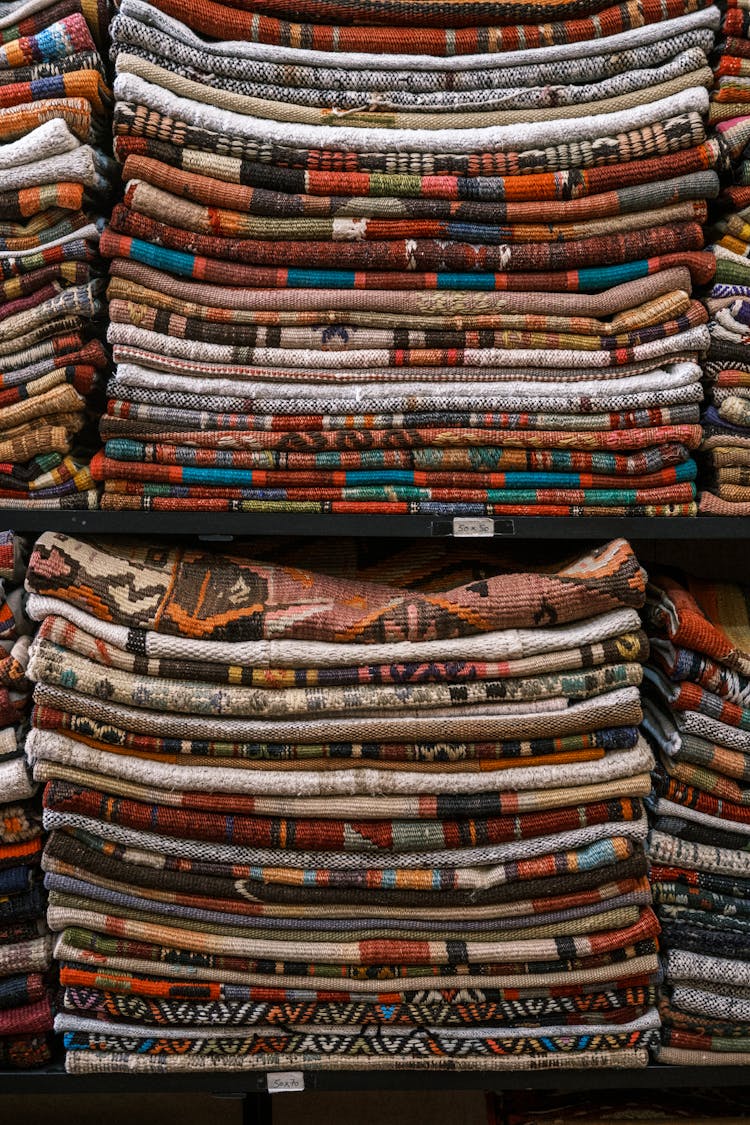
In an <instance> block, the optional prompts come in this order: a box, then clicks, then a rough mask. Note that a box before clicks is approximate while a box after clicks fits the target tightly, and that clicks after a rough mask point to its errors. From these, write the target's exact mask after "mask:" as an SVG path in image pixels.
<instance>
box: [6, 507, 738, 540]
mask: <svg viewBox="0 0 750 1125" xmlns="http://www.w3.org/2000/svg"><path fill="white" fill-rule="evenodd" d="M494 524H495V536H494V537H495V539H503V540H506V541H507V540H521V539H545V540H550V539H575V540H583V539H589V540H604V539H611V538H613V537H615V536H624V537H625V538H627V539H630V540H633V541H638V540H642V541H645V540H661V541H664V540H668V539H669V540H691V539H700V540H707V539H713V540H735V539H736V540H747V539H750V518H747V517H719V516H717V517H710V516H706V517H696V518H684V519H683V518H680V517H675V518H669V517H654V518H653V519H648V518H646V517H644V518H633V519H628V518H616V517H609V516H603V517H588V516H587V517H580V518H579V517H568V516H523V517H519V518H514V519H496V520H495V521H494ZM0 527H12V528H13V530H14V531H20V532H30V533H38V532H42V531H62V532H66V533H68V534H69V535H96V534H106V535H147V536H157V535H158V536H163V535H179V536H182V537H184V536H188V535H189V536H201V537H203V536H205V537H208V538H211V537H214V536H219V537H221V538H222V539H223V538H225V537H235V536H241V537H243V538H248V537H249V538H251V537H253V536H266V535H268V536H271V535H301V536H308V535H311V536H312V535H315V536H343V535H347V536H348V535H352V536H363V537H367V538H389V539H398V538H419V539H429V538H434V537H441V538H442V537H449V536H451V535H452V534H453V524H452V521H451V520H449V519H433V518H432V517H430V516H419V515H415V516H403V515H393V516H390V515H314V514H312V515H311V514H308V513H300V514H299V515H295V514H294V513H289V512H280V513H278V514H275V513H265V512H264V513H258V514H257V515H254V514H252V513H243V512H193V513H191V512H74V511H71V512H68V511H65V512H34V511H25V512H24V511H21V512H18V511H8V512H6V513H5V514H4V513H3V511H2V509H1V508H0Z"/></svg>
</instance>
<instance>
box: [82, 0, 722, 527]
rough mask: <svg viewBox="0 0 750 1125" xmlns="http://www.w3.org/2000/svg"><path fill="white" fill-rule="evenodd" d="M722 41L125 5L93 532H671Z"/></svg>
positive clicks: (696, 338)
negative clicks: (216, 518)
mask: <svg viewBox="0 0 750 1125" xmlns="http://www.w3.org/2000/svg"><path fill="white" fill-rule="evenodd" d="M248 7H251V8H252V10H247V8H248ZM550 18H551V19H552V22H549V23H548V22H545V21H547V20H549V19H550ZM295 19H301V20H302V21H303V22H302V23H295V22H290V21H292V20H295ZM307 21H309V22H307ZM316 21H321V22H316ZM539 21H542V22H541V23H540V22H539ZM718 22H719V13H718V11H717V9H716V8H713V7H709V6H708V5H707V3H706V2H705V0H663V2H661V0H660V2H656V0H644V2H643V3H638V4H632V3H629V2H624V3H620V4H616V3H615V4H612V5H611V6H607V0H560V2H556V3H555V4H554V5H553V10H552V12H551V10H550V5H549V3H546V2H543V0H532V2H530V3H523V4H519V3H515V2H514V0H505V2H501V3H497V4H486V3H484V2H482V0H469V2H466V0H445V2H440V3H436V4H434V3H429V4H428V3H425V2H424V0H411V2H409V3H402V2H396V0H359V2H357V3H349V2H343V0H341V2H330V3H325V4H322V5H321V4H319V3H312V2H307V3H303V4H302V5H300V4H298V3H296V2H292V0H257V3H253V4H252V5H246V4H239V3H238V4H237V6H235V7H232V6H230V5H229V4H225V3H220V2H217V0H207V2H206V3H198V2H197V0H187V2H183V0H181V2H179V3H177V2H176V0H154V2H153V3H144V2H143V0H123V2H122V4H121V7H120V9H119V12H118V15H117V16H116V18H115V20H114V24H113V30H112V36H113V51H114V55H115V58H116V64H117V78H116V81H115V95H116V107H115V136H116V140H115V152H116V155H117V156H118V158H119V159H120V161H121V162H122V163H123V165H124V178H125V181H126V184H127V187H126V194H125V200H124V203H123V204H122V205H120V206H118V207H117V208H116V209H115V211H114V214H113V216H112V220H111V224H110V226H109V228H108V230H107V231H106V232H105V234H104V236H103V239H102V251H103V253H104V254H105V255H106V256H107V257H109V258H111V259H112V262H111V281H110V289H109V295H110V299H111V305H110V311H111V318H112V325H111V328H110V340H111V342H112V344H113V349H114V358H115V360H116V361H117V364H118V367H117V371H116V375H115V377H114V379H113V380H112V382H111V383H110V386H109V396H110V397H109V405H108V410H107V415H106V417H105V418H104V419H103V422H102V427H101V433H102V436H103V437H104V439H105V441H106V449H105V453H104V455H102V456H100V457H97V460H96V464H95V468H94V472H95V474H96V475H97V477H98V478H100V479H102V480H104V482H105V483H104V495H103V506H104V507H107V508H144V507H146V508H159V509H171V508H175V509H180V508H195V509H211V510H226V509H241V510H254V511H257V510H266V509H271V510H274V509H278V508H284V509H289V510H295V511H297V510H305V511H314V512H318V511H335V512H346V511H365V512H367V511H385V512H425V513H436V514H446V513H447V514H458V513H461V514H467V515H483V514H490V515H492V514H523V513H529V514H559V515H565V514H571V513H573V514H615V515H618V514H624V515H636V514H641V515H643V514H648V515H685V514H693V513H694V512H695V510H696V509H695V484H694V478H695V475H696V468H695V463H694V460H693V457H692V453H691V450H693V449H695V448H696V447H697V445H698V444H699V441H700V429H699V426H698V423H699V402H700V401H701V398H702V391H701V386H700V366H699V363H698V361H699V360H700V359H701V357H702V355H703V353H704V351H705V349H706V348H707V346H708V342H709V337H708V330H707V327H706V320H707V315H706V312H705V309H704V308H703V306H702V305H701V304H700V303H699V302H698V301H696V300H694V299H693V298H692V296H691V293H692V286H693V284H695V283H703V282H706V281H707V280H709V279H710V277H711V275H712V272H713V258H712V257H711V255H709V254H707V253H705V252H704V251H703V246H704V240H703V232H702V226H701V224H702V222H703V220H704V219H705V217H706V200H707V199H708V198H711V197H713V196H715V195H716V193H717V192H718V178H717V175H716V172H715V170H714V169H715V166H716V164H717V160H718V157H719V154H720V151H721V150H720V145H719V142H718V141H716V140H713V141H710V140H707V136H706V125H705V117H706V114H707V111H708V93H707V87H708V86H709V85H710V83H711V81H712V74H711V70H710V68H709V67H708V66H707V52H708V51H710V49H711V45H712V43H713V37H714V30H715V28H716V26H717V25H718Z"/></svg>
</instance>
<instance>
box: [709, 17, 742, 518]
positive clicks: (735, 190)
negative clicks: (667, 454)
mask: <svg viewBox="0 0 750 1125" xmlns="http://www.w3.org/2000/svg"><path fill="white" fill-rule="evenodd" d="M714 74H715V85H714V90H713V93H712V94H711V112H710V120H711V122H712V124H713V126H714V134H715V136H716V138H717V140H718V141H719V144H720V145H721V146H722V149H723V152H724V155H725V164H726V165H727V168H726V170H727V172H728V173H731V174H729V175H727V178H726V186H725V187H724V189H723V191H722V192H721V194H720V199H719V202H720V205H721V206H720V208H719V209H718V210H717V214H716V216H715V217H714V218H715V222H714V225H713V227H712V229H711V230H710V233H709V237H710V239H711V241H712V246H711V249H712V250H713V252H714V254H715V255H716V276H715V279H714V284H713V286H712V288H711V289H710V290H709V292H708V296H707V300H706V305H707V308H708V310H709V313H710V315H711V322H710V331H711V346H710V349H709V353H708V361H707V363H706V365H705V376H706V386H707V390H708V405H707V409H706V411H705V414H704V417H703V425H704V431H703V435H704V436H703V444H702V450H703V454H704V457H703V460H705V467H706V487H705V489H703V490H702V491H701V497H700V510H701V512H704V513H705V514H707V515H720V516H728V515H729V516H733V515H738V516H747V515H748V514H750V350H748V344H750V333H749V332H748V324H750V144H749V143H748V139H749V138H748V135H747V129H748V125H750V28H749V27H748V24H747V12H746V9H745V5H744V3H741V2H735V0H730V2H729V3H728V4H727V5H726V6H725V7H724V8H723V9H722V20H721V30H720V38H719V40H718V42H717V46H716V55H715V63H714Z"/></svg>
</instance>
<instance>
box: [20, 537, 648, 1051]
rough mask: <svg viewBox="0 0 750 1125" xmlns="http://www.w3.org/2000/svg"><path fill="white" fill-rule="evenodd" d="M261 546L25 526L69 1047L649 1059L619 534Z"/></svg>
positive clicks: (643, 887)
mask: <svg viewBox="0 0 750 1125" xmlns="http://www.w3.org/2000/svg"><path fill="white" fill-rule="evenodd" d="M267 555H268V557H267V558H266V560H265V561H264V560H263V559H262V558H260V559H256V560H253V559H252V558H250V557H249V556H243V555H238V556H236V557H224V556H221V555H216V554H214V553H201V552H194V551H186V550H185V549H182V548H181V549H179V550H174V549H170V548H168V547H163V546H161V545H159V544H152V545H150V546H138V545H137V544H129V543H127V542H125V543H123V542H119V543H110V544H91V543H87V544H84V543H79V542H77V541H75V540H73V539H70V538H68V537H66V536H64V535H60V534H56V533H47V534H45V535H43V536H42V537H41V538H40V539H39V541H38V542H37V545H36V548H35V550H34V552H33V555H32V558H31V560H30V564H29V569H28V572H27V590H28V592H29V594H30V595H31V596H30V598H29V602H28V606H29V611H30V612H31V613H32V614H33V616H34V618H35V619H37V620H40V621H41V622H42V625H41V632H40V635H39V637H38V638H37V639H36V640H35V642H34V643H33V645H32V648H31V654H30V663H29V667H28V669H27V672H28V673H29V675H30V676H31V678H32V679H33V680H35V681H36V687H35V689H34V694H35V708H34V712H33V717H32V728H33V729H32V731H31V732H30V734H29V736H28V739H27V744H26V752H27V757H28V760H29V762H30V764H31V765H32V768H33V771H34V774H35V777H36V778H37V779H38V780H40V781H42V780H43V781H45V782H46V786H45V794H44V814H43V815H44V825H45V827H46V829H47V830H48V831H49V832H50V836H49V840H48V841H47V844H46V848H45V855H44V861H43V862H44V868H45V884H46V888H47V890H48V894H49V905H48V914H47V918H48V922H49V924H50V926H51V928H52V929H53V931H54V932H55V934H56V935H57V936H56V940H55V957H56V959H57V961H58V962H59V963H60V966H61V974H62V975H61V980H62V983H63V987H64V989H65V994H64V998H63V1004H62V1010H61V1012H60V1013H59V1015H58V1016H57V1018H56V1027H57V1029H58V1030H59V1031H60V1032H61V1033H63V1035H64V1042H65V1046H66V1050H67V1066H68V1068H69V1069H70V1070H72V1071H76V1070H78V1069H81V1068H82V1069H86V1068H87V1067H89V1066H90V1061H89V1060H90V1059H92V1058H95V1059H96V1064H97V1069H106V1068H115V1069H116V1068H118V1067H119V1066H120V1065H123V1062H122V1060H126V1062H125V1063H124V1065H127V1066H128V1067H129V1068H133V1067H135V1068H136V1069H146V1070H147V1069H149V1068H150V1066H151V1065H152V1062H151V1060H152V1059H153V1058H154V1057H155V1056H156V1055H158V1056H159V1057H160V1058H162V1057H163V1058H165V1059H170V1060H173V1062H170V1063H169V1064H168V1065H169V1066H170V1067H171V1066H178V1067H181V1068H187V1069H201V1068H202V1067H203V1066H204V1065H206V1064H207V1063H208V1061H209V1058H210V1059H212V1060H215V1061H216V1064H217V1065H218V1066H219V1067H221V1068H226V1069H242V1068H244V1067H253V1066H257V1067H260V1066H261V1065H262V1066H263V1067H264V1068H268V1067H271V1068H274V1067H283V1066H285V1065H287V1060H288V1059H289V1058H290V1057H294V1058H298V1059H299V1060H301V1063H300V1064H301V1065H304V1066H305V1067H324V1066H337V1067H342V1066H351V1067H358V1068H359V1067H377V1066H382V1065H384V1064H385V1060H386V1059H388V1060H390V1061H391V1062H394V1065H399V1066H405V1067H408V1066H416V1065H420V1064H421V1065H423V1064H424V1061H425V1060H426V1059H435V1060H437V1061H438V1062H439V1061H440V1060H447V1059H450V1060H451V1061H452V1063H453V1065H456V1066H462V1067H463V1066H466V1067H471V1066H472V1065H476V1064H477V1063H478V1060H479V1059H482V1058H485V1059H486V1058H487V1057H488V1055H490V1054H491V1055H492V1057H493V1059H495V1058H496V1057H497V1058H500V1059H504V1058H507V1059H511V1058H512V1059H513V1060H514V1061H515V1060H521V1061H520V1065H521V1066H526V1065H529V1060H531V1059H532V1058H533V1059H535V1060H536V1065H541V1066H552V1067H555V1066H559V1065H573V1063H574V1062H577V1064H578V1065H588V1064H589V1060H590V1059H591V1058H597V1057H599V1056H601V1058H605V1057H606V1058H613V1059H615V1061H616V1060H617V1059H619V1058H622V1059H628V1060H630V1062H635V1061H637V1062H638V1065H641V1064H642V1063H643V1062H644V1061H645V1057H646V1056H645V1052H646V1050H647V1048H648V1047H649V1046H650V1045H653V1044H654V1043H655V1039H656V1033H657V1028H658V1023H659V1016H658V1013H657V1011H656V1008H655V998H656V992H655V984H656V982H657V979H658V971H659V970H658V957H657V948H658V946H657V938H658V933H659V923H658V921H657V918H656V915H655V914H654V911H653V910H652V907H651V896H650V890H649V886H648V882H647V880H646V878H645V876H646V857H645V853H644V842H645V838H646V833H647V818H646V814H645V808H644V805H643V800H642V798H643V797H644V796H646V795H647V793H648V790H649V780H648V771H649V770H650V768H651V767H652V765H653V757H652V755H651V753H650V752H649V750H648V748H647V746H646V745H645V743H644V741H643V739H641V738H639V736H638V734H637V731H636V724H637V723H638V722H639V720H640V718H641V709H640V704H639V698H638V691H637V685H638V684H639V683H640V679H641V664H640V661H641V659H642V657H643V656H644V655H645V652H646V649H645V643H644V638H643V637H642V635H641V633H640V632H639V630H638V617H637V613H636V612H635V611H636V610H637V609H638V608H640V606H641V605H642V603H643V600H644V595H645V577H644V575H643V572H642V571H641V569H640V567H639V566H638V564H637V562H636V561H635V558H634V556H633V554H632V551H631V550H630V548H629V547H628V545H627V544H625V543H624V542H622V541H616V542H614V543H611V544H608V545H606V546H605V547H604V548H600V549H598V550H596V551H594V552H591V553H589V554H588V555H586V556H585V557H582V558H579V559H572V560H570V559H569V560H565V561H563V562H562V563H560V564H558V565H552V566H547V567H545V568H541V569H530V568H528V567H523V568H520V569H519V568H518V566H517V565H514V564H513V563H512V561H511V560H510V559H508V560H506V561H504V560H502V559H499V558H498V557H497V556H496V554H494V553H493V554H491V555H486V554H485V553H484V552H482V551H481V550H476V549H475V550H473V551H470V552H466V551H464V552H462V553H460V554H458V553H456V552H455V551H453V550H452V548H451V547H450V545H445V546H442V547H435V546H432V545H429V546H427V545H425V547H424V548H420V549H419V550H418V552H417V554H415V553H414V552H413V551H409V552H398V551H396V552H393V551H391V553H390V554H387V555H385V556H383V554H382V552H380V553H379V556H378V558H377V560H376V561H374V562H373V563H370V562H369V561H368V560H367V558H366V557H362V556H361V554H360V553H359V552H355V551H354V550H353V549H352V548H350V547H349V546H347V545H345V544H342V549H341V552H340V554H339V555H338V556H337V557H336V558H331V557H330V553H329V552H327V551H326V550H325V549H322V548H321V547H318V546H316V545H314V544H309V545H306V548H305V556H302V555H301V554H300V553H299V552H297V553H295V551H294V549H287V550H286V552H279V549H278V547H276V546H274V545H269V547H268V551H267ZM307 559H314V560H318V561H319V562H320V564H321V566H322V568H323V569H321V570H319V571H315V570H311V569H309V567H307V568H306V567H305V566H304V563H305V561H307ZM118 590H120V591H121V592H122V596H121V595H120V594H118ZM139 590H140V591H141V592H142V596H141V595H139V593H138V591H139ZM210 591H215V594H217V595H219V601H217V600H215V594H214V593H209V592H210ZM63 668H65V669H67V671H66V672H65V673H64V674H63V675H60V672H61V671H62V669H63ZM105 680H106V684H107V686H105ZM605 716H606V721H605ZM436 718H437V719H439V722H440V724H441V727H440V737H441V739H443V741H441V742H439V743H437V742H435V719H436ZM500 779H502V781H501V782H500V784H498V782H499V781H500ZM35 840H36V837H32V838H31V839H30V840H29V844H28V846H32V845H33V844H34V842H35ZM8 846H9V847H11V846H16V847H23V846H26V845H25V844H24V842H23V841H19V843H18V844H17V845H13V844H11V842H10V841H9V844H8ZM0 874H1V872H0ZM311 907H313V910H312V912H311ZM1 949H2V947H1V946H0V956H1ZM188 980H190V982H191V984H190V993H189V995H187V994H186V993H185V991H184V990H185V985H186V983H187V982H188ZM376 980H377V982H378V984H377V986H376V987H375V986H374V982H375V981H376ZM386 990H387V991H386ZM183 1000H186V1001H189V1002H188V1003H187V1004H185V1003H183V1002H182V1001H183ZM292 1002H293V1004H292ZM300 1005H301V1006H300ZM293 1006H294V1011H293ZM212 1014H213V1015H215V1017H216V1019H215V1020H214V1023H215V1028H216V1033H215V1034H214V1033H213V1032H212V1033H211V1035H208V1034H207V1022H208V1021H209V1020H211V1019H212ZM287 1016H289V1018H288V1019H287V1018H286V1017H287ZM334 1027H335V1029H336V1030H335V1033H334V1031H333V1028H334ZM157 1028H159V1029H160V1030H159V1034H158V1036H157V1035H155V1032H156V1029H157ZM373 1028H377V1032H375V1033H374V1032H373ZM373 1036H374V1038H373ZM561 1059H564V1060H566V1061H563V1062H561ZM79 1060H82V1061H79ZM394 1060H395V1061H394ZM211 1065H213V1064H211Z"/></svg>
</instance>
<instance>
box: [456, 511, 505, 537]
mask: <svg viewBox="0 0 750 1125" xmlns="http://www.w3.org/2000/svg"><path fill="white" fill-rule="evenodd" d="M494 534H495V521H494V520H491V519H482V518H480V517H477V518H472V517H471V516H456V517H455V518H454V520H453V537H454V538H455V539H479V538H481V539H488V538H489V539H491V538H492V536H493V535H494Z"/></svg>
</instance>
